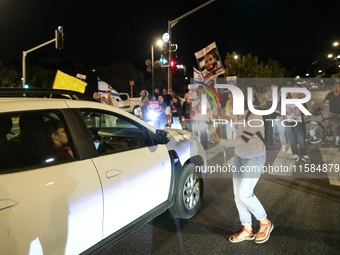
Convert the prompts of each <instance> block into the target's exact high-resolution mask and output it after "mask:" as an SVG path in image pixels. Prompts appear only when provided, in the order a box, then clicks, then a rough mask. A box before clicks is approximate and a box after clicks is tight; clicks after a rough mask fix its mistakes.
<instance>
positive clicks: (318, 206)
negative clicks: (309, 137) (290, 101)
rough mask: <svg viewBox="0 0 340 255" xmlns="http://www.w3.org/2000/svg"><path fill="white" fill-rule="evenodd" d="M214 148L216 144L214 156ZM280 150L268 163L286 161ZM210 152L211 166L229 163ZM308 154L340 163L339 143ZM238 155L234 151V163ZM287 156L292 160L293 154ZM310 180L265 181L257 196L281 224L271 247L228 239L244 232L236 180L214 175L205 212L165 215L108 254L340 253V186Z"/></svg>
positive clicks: (294, 176)
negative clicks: (189, 215)
mask: <svg viewBox="0 0 340 255" xmlns="http://www.w3.org/2000/svg"><path fill="white" fill-rule="evenodd" d="M327 92H329V91H313V92H312V100H311V101H310V103H311V102H312V101H314V102H315V104H317V105H318V104H319V102H320V101H321V100H322V99H323V98H324V97H325V95H326V93H327ZM316 107H317V106H316ZM316 107H315V108H316ZM324 108H325V109H327V105H325V107H324ZM214 146H215V145H213V144H210V150H211V151H210V152H212V151H213V148H214ZM280 148H281V145H280V142H279V140H277V139H276V140H275V144H274V149H273V150H271V151H268V153H267V163H268V162H269V163H271V164H275V162H277V160H282V157H283V156H282V153H281V152H280ZM210 152H208V158H209V161H210V162H211V160H215V161H216V160H217V161H219V162H220V163H221V164H223V161H224V160H223V153H217V154H216V153H210ZM209 153H210V154H209ZM280 153H281V154H280ZM308 153H309V155H310V156H311V158H312V163H314V164H323V163H329V162H331V163H333V164H340V160H339V159H340V152H339V149H338V148H336V147H335V146H333V145H331V146H328V147H324V146H320V147H319V146H308ZM330 153H333V154H332V155H331V156H330ZM232 156H233V155H232V151H231V150H230V149H228V150H227V158H228V162H229V160H232ZM284 156H285V157H286V158H284V157H283V158H284V160H289V157H290V156H292V155H289V153H286V154H284ZM215 161H214V162H215ZM279 162H281V161H279ZM285 162H290V161H285ZM301 164H302V163H301V162H299V163H297V164H296V166H299V165H301ZM309 177H310V176H308V174H303V173H294V172H293V173H292V172H291V173H290V174H288V175H287V176H279V175H274V174H271V175H269V174H267V175H264V176H263V178H261V179H260V180H259V182H258V184H257V186H256V188H255V194H256V195H257V197H258V198H259V200H260V201H261V203H262V204H263V206H264V208H265V209H266V211H267V214H268V218H269V219H270V220H271V221H272V222H273V223H274V225H275V228H274V230H273V232H272V234H271V237H270V239H269V240H268V242H266V243H265V244H261V245H258V244H255V243H254V241H245V242H242V243H238V244H233V243H230V242H229V241H228V238H229V236H230V235H232V234H233V233H235V232H236V231H239V230H241V229H242V226H241V225H240V222H239V218H238V214H237V210H236V207H235V203H234V198H233V188H232V179H231V178H211V177H210V178H207V179H206V182H205V191H204V198H203V202H202V207H201V210H200V211H199V212H198V214H197V215H196V216H194V217H193V218H192V219H190V220H181V219H175V218H174V217H172V216H171V214H170V213H169V212H165V213H163V214H162V215H160V216H158V217H156V218H155V219H154V220H152V221H150V222H148V223H147V224H146V225H145V226H143V227H142V228H141V229H139V230H138V231H136V232H135V233H133V234H132V235H130V236H128V237H126V238H124V239H123V240H121V241H120V242H118V243H117V244H115V245H113V246H112V247H110V248H109V249H107V250H106V251H105V252H104V253H103V254H104V255H111V254H255V253H257V254H340V250H339V248H340V230H339V228H340V186H335V185H330V179H329V176H328V175H327V174H323V175H322V176H320V178H309ZM253 228H254V231H255V232H257V230H258V229H259V223H258V222H257V221H256V220H255V219H254V222H253Z"/></svg>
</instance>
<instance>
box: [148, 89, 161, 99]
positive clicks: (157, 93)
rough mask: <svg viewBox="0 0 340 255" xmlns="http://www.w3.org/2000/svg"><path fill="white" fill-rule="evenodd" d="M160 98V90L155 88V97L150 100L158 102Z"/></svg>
mask: <svg viewBox="0 0 340 255" xmlns="http://www.w3.org/2000/svg"><path fill="white" fill-rule="evenodd" d="M158 97H159V89H158V88H155V91H154V92H153V97H152V98H150V100H158Z"/></svg>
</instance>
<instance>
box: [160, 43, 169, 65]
mask: <svg viewBox="0 0 340 255" xmlns="http://www.w3.org/2000/svg"><path fill="white" fill-rule="evenodd" d="M169 50H170V47H169V42H165V43H163V44H162V47H161V58H160V59H159V61H160V62H161V66H162V67H168V66H169V62H170V56H169V53H170V51H169Z"/></svg>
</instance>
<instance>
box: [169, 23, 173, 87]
mask: <svg viewBox="0 0 340 255" xmlns="http://www.w3.org/2000/svg"><path fill="white" fill-rule="evenodd" d="M168 34H169V35H170V39H169V63H168V93H170V91H171V90H172V84H171V68H170V64H171V36H172V35H171V21H170V20H169V21H168Z"/></svg>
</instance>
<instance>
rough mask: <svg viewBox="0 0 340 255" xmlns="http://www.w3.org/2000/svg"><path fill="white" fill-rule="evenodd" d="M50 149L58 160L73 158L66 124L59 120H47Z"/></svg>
mask: <svg viewBox="0 0 340 255" xmlns="http://www.w3.org/2000/svg"><path fill="white" fill-rule="evenodd" d="M47 130H48V136H49V137H48V142H49V146H48V150H49V152H51V153H52V154H53V155H54V156H55V157H56V160H63V159H68V158H73V152H72V149H71V147H69V146H68V137H67V134H66V131H65V129H64V125H63V124H62V123H61V121H59V120H55V119H51V120H49V121H48V122H47Z"/></svg>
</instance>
